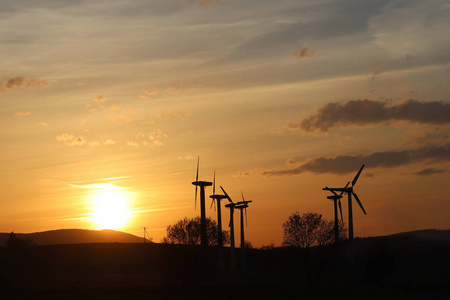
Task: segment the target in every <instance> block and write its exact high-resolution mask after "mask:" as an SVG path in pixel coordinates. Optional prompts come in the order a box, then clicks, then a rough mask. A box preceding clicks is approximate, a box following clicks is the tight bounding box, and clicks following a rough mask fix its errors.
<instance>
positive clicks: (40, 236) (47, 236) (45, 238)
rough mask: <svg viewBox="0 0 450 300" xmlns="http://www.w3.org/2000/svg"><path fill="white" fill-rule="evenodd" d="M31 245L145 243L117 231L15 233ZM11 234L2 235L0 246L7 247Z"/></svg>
mask: <svg viewBox="0 0 450 300" xmlns="http://www.w3.org/2000/svg"><path fill="white" fill-rule="evenodd" d="M14 234H15V236H16V238H18V239H19V240H21V241H23V242H25V243H27V244H31V245H57V244H88V243H143V241H144V240H143V238H140V237H137V236H135V235H132V234H128V233H125V232H120V231H115V230H86V229H59V230H51V231H43V232H35V233H14ZM9 236H10V233H0V246H5V245H6V242H7V240H8V239H9Z"/></svg>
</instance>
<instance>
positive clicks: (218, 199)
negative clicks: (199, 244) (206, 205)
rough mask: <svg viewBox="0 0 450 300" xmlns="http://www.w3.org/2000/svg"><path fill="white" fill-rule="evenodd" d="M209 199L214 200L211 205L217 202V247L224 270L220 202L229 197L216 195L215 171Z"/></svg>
mask: <svg viewBox="0 0 450 300" xmlns="http://www.w3.org/2000/svg"><path fill="white" fill-rule="evenodd" d="M209 197H210V198H211V199H212V203H211V205H212V204H213V203H214V204H215V202H217V246H218V248H219V269H223V268H224V263H223V238H222V213H221V204H220V202H221V200H223V199H227V196H225V195H216V171H214V180H213V194H212V195H211V196H209Z"/></svg>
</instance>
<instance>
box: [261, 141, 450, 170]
mask: <svg viewBox="0 0 450 300" xmlns="http://www.w3.org/2000/svg"><path fill="white" fill-rule="evenodd" d="M422 161H429V162H448V161H450V143H449V144H446V145H443V146H437V145H428V146H423V147H420V148H417V149H409V150H402V151H386V152H374V153H371V154H368V155H353V156H352V155H341V156H336V157H317V158H313V159H311V160H309V161H307V162H306V163H303V164H302V165H300V166H298V167H296V168H292V169H287V170H281V171H264V172H262V175H264V176H283V175H287V176H289V175H296V174H301V173H304V172H311V173H314V174H323V173H331V174H345V173H351V172H354V171H355V170H357V169H358V168H359V167H360V166H361V165H362V164H365V165H366V167H367V168H378V167H380V168H393V167H398V166H402V165H407V164H411V163H416V162H422ZM418 175H420V174H418Z"/></svg>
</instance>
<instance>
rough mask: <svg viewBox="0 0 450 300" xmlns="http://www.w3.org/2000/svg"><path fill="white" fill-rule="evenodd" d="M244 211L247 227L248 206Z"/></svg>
mask: <svg viewBox="0 0 450 300" xmlns="http://www.w3.org/2000/svg"><path fill="white" fill-rule="evenodd" d="M244 213H245V227H247V225H248V223H247V207H246V208H244Z"/></svg>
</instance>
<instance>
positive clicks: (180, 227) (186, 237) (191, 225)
mask: <svg viewBox="0 0 450 300" xmlns="http://www.w3.org/2000/svg"><path fill="white" fill-rule="evenodd" d="M222 239H223V244H224V245H226V244H229V243H230V233H229V232H228V231H225V230H223V231H222ZM206 240H207V245H208V246H213V245H217V243H218V234H217V223H216V221H214V220H212V219H211V218H210V217H208V218H206ZM161 242H162V243H166V244H183V245H200V242H201V233H200V217H196V218H193V219H188V218H184V219H182V220H179V221H178V222H177V223H175V224H173V225H169V226H167V236H165V237H164V238H163V239H162V240H161Z"/></svg>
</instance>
